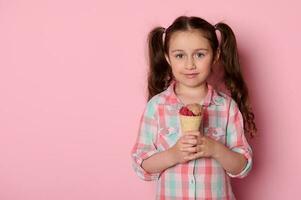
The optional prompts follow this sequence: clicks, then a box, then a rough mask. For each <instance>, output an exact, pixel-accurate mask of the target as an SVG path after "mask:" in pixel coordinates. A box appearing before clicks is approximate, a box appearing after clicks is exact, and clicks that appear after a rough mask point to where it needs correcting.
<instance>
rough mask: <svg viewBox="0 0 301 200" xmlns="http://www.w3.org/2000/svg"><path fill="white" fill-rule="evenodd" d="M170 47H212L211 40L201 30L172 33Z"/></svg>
mask: <svg viewBox="0 0 301 200" xmlns="http://www.w3.org/2000/svg"><path fill="white" fill-rule="evenodd" d="M169 48H170V50H171V49H174V48H177V49H183V50H184V49H186V48H188V49H190V48H195V49H197V48H210V43H209V40H208V39H207V38H206V37H204V33H202V32H201V31H199V30H188V31H177V32H175V33H173V34H172V35H171V38H170V41H169Z"/></svg>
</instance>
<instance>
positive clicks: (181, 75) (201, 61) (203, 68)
mask: <svg viewBox="0 0 301 200" xmlns="http://www.w3.org/2000/svg"><path fill="white" fill-rule="evenodd" d="M165 57H166V60H167V62H168V63H169V65H170V66H171V69H172V73H173V75H174V77H175V79H176V80H177V81H178V82H179V83H180V84H182V85H185V86H186V87H197V86H200V85H202V84H203V83H205V82H206V79H207V78H208V76H209V74H210V71H211V65H212V64H213V62H215V60H214V59H213V51H212V48H211V47H210V44H209V41H208V39H206V38H205V37H204V36H203V35H202V33H201V32H200V31H198V30H189V31H178V32H175V33H173V35H172V36H171V38H170V43H169V50H168V55H165Z"/></svg>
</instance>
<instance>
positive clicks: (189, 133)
mask: <svg viewBox="0 0 301 200" xmlns="http://www.w3.org/2000/svg"><path fill="white" fill-rule="evenodd" d="M184 135H185V136H200V135H201V134H200V131H187V132H185V134H184Z"/></svg>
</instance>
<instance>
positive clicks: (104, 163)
mask: <svg viewBox="0 0 301 200" xmlns="http://www.w3.org/2000/svg"><path fill="white" fill-rule="evenodd" d="M299 9H300V5H299V3H298V1H297V0H295V1H293V0H290V1H289V0H286V1H272V0H268V1H261V0H253V1H238V0H237V1H234V0H231V1H220V2H217V1H175V0H170V1H161V0H152V1H144V2H142V1H138V0H137V1H117V0H110V1H108V2H104V1H97V0H85V1H84V0H82V1H74V0H48V1H46V0H44V1H41V0H27V1H21V0H19V1H18V0H0V95H1V96H0V188H1V189H0V199H1V200H41V199H43V200H53V199H56V200H69V199H72V200H82V199H89V200H96V199H132V200H134V199H145V200H151V199H154V195H155V182H144V181H142V180H140V179H139V178H138V177H137V176H136V175H135V174H134V172H133V170H132V167H131V160H130V150H131V147H132V145H133V144H134V141H135V139H136V135H137V129H138V121H139V118H140V115H141V114H142V111H143V108H144V105H145V95H146V93H145V91H146V90H145V89H146V76H145V75H146V69H147V61H146V35H147V33H148V31H149V30H150V29H151V28H152V27H153V26H155V25H162V26H164V27H167V26H169V25H170V24H171V22H172V21H173V20H174V19H175V18H176V17H177V16H179V15H197V16H200V17H204V18H205V19H207V20H208V21H209V22H211V23H213V24H215V23H217V22H219V21H221V20H223V21H224V22H226V23H229V24H230V25H231V27H232V28H233V30H234V31H235V33H236V36H237V40H238V45H239V49H240V53H241V62H242V64H243V65H244V69H243V71H244V74H245V76H246V80H247V82H248V85H249V88H250V95H251V100H252V103H253V106H254V112H255V114H256V121H257V126H258V129H259V134H260V137H259V138H257V139H255V140H253V141H251V145H252V147H253V149H254V156H255V157H254V167H253V170H252V172H251V174H250V175H249V176H248V177H246V178H245V179H239V180H234V181H233V186H234V191H235V194H236V196H237V198H238V199H243V200H254V199H257V200H262V199H265V200H266V199H273V200H275V199H299V198H300V197H299V196H300V195H301V190H300V185H299V184H300V182H301V170H300V169H301V161H300V158H301V156H300V153H301V151H300V147H299V145H298V144H297V142H298V141H300V140H301V121H300V114H299V113H298V112H300V111H301V109H300V108H301V106H300V98H301V95H300V88H298V86H300V84H301V78H300V72H301V71H300V64H299V63H300V52H301V48H300V45H301V43H300V33H301V26H300V18H301V14H300V11H299ZM298 185H299V186H298Z"/></svg>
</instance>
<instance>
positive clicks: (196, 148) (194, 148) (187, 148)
mask: <svg viewBox="0 0 301 200" xmlns="http://www.w3.org/2000/svg"><path fill="white" fill-rule="evenodd" d="M197 150H198V147H197V146H195V147H191V146H190V147H183V148H181V151H184V152H189V153H196V152H197Z"/></svg>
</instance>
